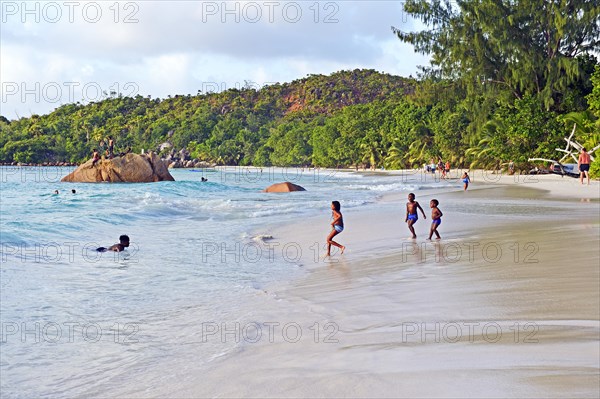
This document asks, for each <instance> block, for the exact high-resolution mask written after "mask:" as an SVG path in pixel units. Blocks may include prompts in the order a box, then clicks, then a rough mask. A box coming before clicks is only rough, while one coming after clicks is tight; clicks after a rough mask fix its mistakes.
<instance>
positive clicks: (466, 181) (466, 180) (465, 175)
mask: <svg viewBox="0 0 600 399" xmlns="http://www.w3.org/2000/svg"><path fill="white" fill-rule="evenodd" d="M461 179H462V182H463V183H464V184H465V191H467V187H469V183H471V179H470V178H469V175H468V174H467V172H464V173H463V175H462V177H461Z"/></svg>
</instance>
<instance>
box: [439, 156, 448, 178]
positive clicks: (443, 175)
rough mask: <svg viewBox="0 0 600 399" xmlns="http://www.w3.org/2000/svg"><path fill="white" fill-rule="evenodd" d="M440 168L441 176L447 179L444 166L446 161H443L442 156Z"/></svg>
mask: <svg viewBox="0 0 600 399" xmlns="http://www.w3.org/2000/svg"><path fill="white" fill-rule="evenodd" d="M438 169H439V170H440V174H441V178H442V179H445V178H446V166H444V161H442V158H440V161H439V162H438Z"/></svg>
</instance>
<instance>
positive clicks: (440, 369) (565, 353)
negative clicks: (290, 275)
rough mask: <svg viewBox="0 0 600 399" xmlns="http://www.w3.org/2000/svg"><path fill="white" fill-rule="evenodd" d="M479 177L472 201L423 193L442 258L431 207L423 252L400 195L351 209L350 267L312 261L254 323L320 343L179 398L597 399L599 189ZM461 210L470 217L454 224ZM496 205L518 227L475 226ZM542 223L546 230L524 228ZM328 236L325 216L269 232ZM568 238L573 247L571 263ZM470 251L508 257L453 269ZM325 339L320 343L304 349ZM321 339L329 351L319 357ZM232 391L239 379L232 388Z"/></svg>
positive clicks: (253, 347) (246, 357) (243, 360)
mask: <svg viewBox="0 0 600 399" xmlns="http://www.w3.org/2000/svg"><path fill="white" fill-rule="evenodd" d="M471 173H473V171H472V172H471ZM481 177H482V176H479V177H478V175H477V173H473V175H472V179H473V180H474V181H473V184H472V185H471V186H470V187H469V190H468V192H466V193H464V192H462V190H460V189H447V188H443V189H440V190H436V189H434V190H427V191H423V190H417V192H416V193H417V200H418V201H419V200H420V201H421V203H422V205H424V204H428V198H430V197H431V195H435V196H436V197H439V198H441V200H440V208H441V209H442V210H443V211H444V213H445V215H444V218H443V219H444V223H443V224H442V226H441V227H440V233H441V234H442V240H441V241H439V242H436V241H433V242H430V241H425V238H426V237H424V236H423V235H424V234H425V230H426V227H427V229H428V226H429V214H430V212H429V210H428V208H425V207H424V209H425V210H426V214H427V215H428V216H427V220H425V221H419V223H418V224H417V226H416V228H417V232H418V234H419V238H418V239H417V240H416V242H415V241H413V240H409V239H406V238H404V237H405V235H406V236H407V235H408V229H407V228H406V226H405V225H404V223H403V219H401V220H399V216H400V217H402V211H403V209H402V207H403V205H404V202H405V196H406V193H404V192H402V193H388V194H385V195H383V196H382V198H381V199H380V200H379V201H378V202H377V203H375V204H370V205H367V206H365V207H359V208H352V209H349V210H348V212H345V213H344V208H343V205H342V212H343V213H344V218H345V225H346V226H347V230H345V231H344V234H341V235H340V236H339V242H341V243H342V244H344V245H346V246H347V248H348V252H347V253H345V254H344V255H343V256H340V255H334V256H332V257H331V259H329V260H328V261H327V262H325V261H323V260H320V259H319V260H318V261H316V259H315V258H314V255H315V251H307V253H306V254H305V256H304V257H303V259H302V261H301V262H299V263H301V264H302V265H303V267H305V268H306V270H307V273H306V275H305V276H304V277H301V278H300V279H298V280H295V281H290V282H287V283H285V284H283V285H280V286H278V287H269V295H270V296H271V299H272V301H271V305H270V306H268V308H264V309H258V310H257V311H256V314H255V315H253V318H254V319H255V320H273V321H275V320H277V321H279V322H280V323H281V324H284V322H286V321H287V323H288V324H289V323H290V322H292V321H293V322H294V323H297V324H298V325H299V326H301V329H302V332H304V333H305V335H307V336H308V337H309V338H311V339H308V338H307V339H303V340H301V341H300V342H294V343H292V342H288V341H287V340H281V339H279V340H277V339H276V340H275V342H264V340H263V342H258V343H252V344H246V345H244V346H243V347H241V348H239V351H238V352H236V353H235V354H233V355H232V356H231V357H228V358H226V359H221V360H217V361H216V362H215V363H213V364H212V368H211V370H205V371H203V373H205V374H204V376H203V377H202V380H203V383H202V384H198V383H190V384H189V385H188V386H185V387H183V386H182V387H181V389H180V390H179V391H177V392H176V394H177V395H178V396H184V397H194V396H198V395H201V396H214V395H216V394H217V393H218V395H225V396H235V397H240V396H244V397H259V396H260V397H278V396H285V397H302V396H338V397H339V396H345V397H432V396H433V397H449V396H450V397H451V396H470V397H476V396H487V397H507V396H508V397H521V396H524V395H529V396H533V397H572V396H582V397H595V396H597V394H598V392H599V388H600V387H598V385H597V375H598V371H599V369H600V365H599V361H598V357H597V356H595V355H596V354H598V353H600V352H599V346H598V341H597V336H598V334H599V331H600V320H599V319H600V316H599V313H600V310H599V308H598V303H597V302H598V301H593V300H590V298H592V299H593V298H596V299H598V298H599V297H600V295H599V293H598V291H599V289H598V285H597V284H595V282H596V281H598V279H599V273H598V272H599V270H598V262H599V261H600V255H599V253H598V250H597V242H598V240H599V238H600V237H599V234H598V225H599V223H600V220H599V218H598V216H597V215H598V212H597V210H598V207H599V204H600V203H599V197H600V195H599V188H600V185H599V184H598V182H593V183H592V185H591V186H590V187H587V186H584V187H581V186H580V185H579V181H578V180H577V179H573V180H571V182H572V183H571V184H566V185H565V184H564V183H563V184H561V177H560V176H556V178H557V179H558V183H557V179H556V178H554V179H548V178H546V176H536V177H538V179H536V180H535V182H533V181H529V182H528V183H525V182H521V183H519V182H518V181H517V182H514V181H513V182H510V181H506V180H507V179H514V178H513V176H500V178H499V179H498V181H497V182H494V183H490V184H485V185H483V186H481V185H480V184H479V183H478V178H481ZM567 181H568V180H567ZM574 183H576V187H577V188H578V189H576V187H575V184H574ZM532 188H535V190H531V189H532ZM488 190H492V191H488ZM540 190H542V191H540ZM490 198H491V199H490ZM399 201H402V202H399ZM453 201H454V202H458V203H459V205H461V206H462V205H463V204H466V206H465V207H464V209H462V208H461V209H458V210H452V207H451V206H450V204H452V203H453ZM489 201H497V202H498V203H499V204H500V205H502V203H503V202H507V203H509V204H512V205H511V206H513V205H514V206H515V207H516V208H515V209H516V211H517V212H522V213H523V214H522V215H516V216H512V215H510V213H509V214H508V216H506V215H502V214H498V215H494V214H489V215H486V216H485V217H477V216H476V217H473V218H468V217H465V215H469V212H471V211H472V209H470V207H472V208H473V209H475V212H480V211H481V210H480V209H479V208H477V207H478V206H479V203H480V202H484V203H486V202H489ZM511 201H512V202H511ZM567 201H568V202H567ZM502 206H505V205H502ZM519 207H524V208H523V209H520V208H519ZM537 207H540V208H543V210H545V211H546V212H547V214H545V213H544V212H540V213H539V214H537V213H536V214H533V215H531V216H530V215H528V214H527V212H529V210H530V209H531V210H534V211H535V210H536V209H537ZM590 211H596V213H595V214H594V213H593V212H590ZM454 213H456V214H454ZM561 214H564V215H569V216H568V218H569V219H568V220H569V224H568V225H566V226H564V225H562V224H561V217H560V215H561ZM475 215H476V213H475ZM557 215H558V216H557ZM589 216H591V217H592V219H591V220H589ZM565 218H566V216H565ZM563 220H564V219H563ZM523 221H525V222H526V223H523ZM424 225H425V226H424ZM315 226H318V227H315ZM327 227H328V219H327V215H319V216H315V217H311V218H305V219H302V220H301V221H300V222H299V223H298V224H295V225H294V226H292V227H291V228H289V227H288V228H286V227H271V230H270V231H272V236H273V237H274V239H277V240H282V242H295V243H298V244H299V245H300V246H301V248H309V247H310V246H311V245H314V244H315V243H319V245H321V244H322V243H323V242H324V237H325V235H326V234H327ZM317 229H318V231H319V232H320V233H319V237H318V238H317V239H315V237H314V236H315V231H316V230H317ZM581 232H584V235H583V236H582V235H581ZM561 235H565V236H566V237H576V238H575V239H574V240H572V242H570V243H569V245H568V246H564V247H562V246H561V244H563V243H564V240H563V239H561V238H560V237H561ZM532 237H533V238H532ZM475 244H479V245H478V246H477V247H475ZM515 244H516V246H515ZM465 245H466V247H467V248H468V247H469V245H470V246H471V248H480V247H485V246H486V245H487V246H488V247H489V248H500V249H501V250H502V251H503V254H504V256H503V257H501V258H500V259H499V260H495V259H491V258H492V255H489V254H488V258H486V255H485V254H484V253H483V252H481V253H479V252H478V251H474V256H473V260H472V261H470V259H469V256H467V255H466V254H465V253H464V252H463V254H462V255H461V256H459V257H458V258H457V255H456V252H454V253H446V251H449V250H450V249H456V248H461V247H462V248H463V250H464V248H465ZM528 245H529V246H528ZM561 247H562V249H564V250H560V249H561ZM313 248H314V247H313ZM467 254H469V253H467ZM469 255H470V254H469ZM529 261H531V262H529ZM572 265H575V266H578V270H577V273H571V270H570V269H571V268H572V267H573V266H572ZM311 326H312V327H314V328H313V329H311ZM315 326H317V327H315ZM325 327H326V328H325ZM479 327H481V328H484V327H485V328H486V331H485V333H484V332H483V330H481V331H480V330H476V328H479ZM315 328H316V329H317V330H318V331H319V332H320V333H321V335H320V336H319V337H318V339H317V336H316V335H315V336H311V335H308V334H315ZM457 328H458V329H457ZM471 328H472V330H471ZM428 331H429V332H428ZM459 331H460V333H459ZM492 331H495V332H499V333H500V336H501V337H500V338H498V339H497V340H496V336H497V335H498V334H496V335H493V334H492ZM327 333H330V335H329V338H332V339H333V340H332V342H326V341H324V338H325V337H327ZM331 333H335V334H333V335H331ZM448 334H450V335H448ZM452 334H454V335H452ZM559 359H560V360H559ZM232 375H237V376H238V377H239V378H238V380H237V381H236V383H235V384H230V377H231V376H232ZM225 387H226V388H225ZM257 392H261V394H260V395H259V394H257ZM162 393H166V392H162ZM162 393H161V394H162Z"/></svg>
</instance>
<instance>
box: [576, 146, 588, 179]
mask: <svg viewBox="0 0 600 399" xmlns="http://www.w3.org/2000/svg"><path fill="white" fill-rule="evenodd" d="M590 160H591V157H590V154H588V152H587V151H586V149H585V147H582V148H581V154H579V160H578V161H577V167H578V168H579V182H580V183H581V184H583V175H586V176H587V184H588V186H589V185H590Z"/></svg>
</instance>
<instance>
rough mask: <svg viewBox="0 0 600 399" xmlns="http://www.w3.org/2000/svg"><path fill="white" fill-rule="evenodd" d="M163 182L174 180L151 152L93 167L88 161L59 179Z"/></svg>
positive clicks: (120, 158)
mask: <svg viewBox="0 0 600 399" xmlns="http://www.w3.org/2000/svg"><path fill="white" fill-rule="evenodd" d="M165 180H166V181H174V180H175V179H173V176H171V174H170V173H169V170H168V169H167V166H166V165H165V164H164V163H163V161H162V160H161V159H160V158H159V157H158V156H157V155H156V154H155V153H153V152H150V153H148V154H142V155H138V154H126V155H124V156H122V157H116V158H113V159H102V160H100V161H98V162H96V164H95V165H92V160H91V159H90V160H89V161H87V162H86V163H84V164H82V165H80V166H79V167H78V168H77V169H75V170H74V171H73V172H71V173H70V174H68V175H67V176H65V177H63V178H62V179H61V181H64V182H73V183H98V182H112V183H151V182H157V181H165Z"/></svg>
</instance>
